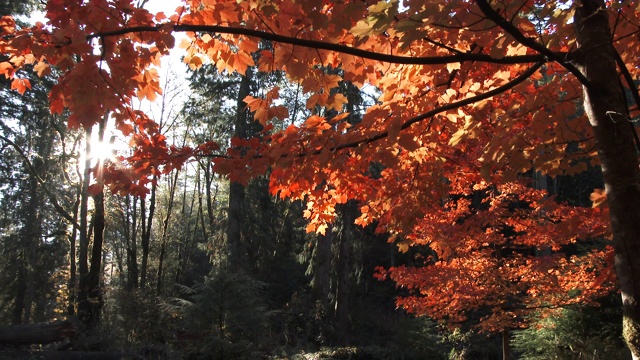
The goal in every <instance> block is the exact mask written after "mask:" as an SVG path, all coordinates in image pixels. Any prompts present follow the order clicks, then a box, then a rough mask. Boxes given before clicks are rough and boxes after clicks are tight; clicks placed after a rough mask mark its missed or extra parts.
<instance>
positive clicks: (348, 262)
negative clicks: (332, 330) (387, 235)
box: [335, 200, 358, 345]
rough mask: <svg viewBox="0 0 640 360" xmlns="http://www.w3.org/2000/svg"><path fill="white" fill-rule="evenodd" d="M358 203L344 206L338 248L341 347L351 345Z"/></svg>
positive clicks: (353, 201) (338, 313) (337, 313)
mask: <svg viewBox="0 0 640 360" xmlns="http://www.w3.org/2000/svg"><path fill="white" fill-rule="evenodd" d="M357 205H358V202H357V201H355V200H349V201H348V202H347V203H346V204H345V205H344V206H342V209H341V210H342V211H341V217H342V233H341V234H340V242H339V246H338V254H337V256H338V259H337V265H336V266H337V268H336V283H337V286H336V296H335V299H336V303H335V319H336V325H337V333H338V336H339V339H338V343H339V344H340V345H348V344H349V327H350V325H351V322H350V320H349V311H350V306H349V305H350V302H351V301H350V300H351V288H352V286H351V266H352V259H351V258H352V256H351V255H352V254H351V252H352V251H351V250H352V246H353V242H354V232H355V229H354V226H355V225H354V221H355V218H356V212H357V211H358V208H357Z"/></svg>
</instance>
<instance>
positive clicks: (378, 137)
mask: <svg viewBox="0 0 640 360" xmlns="http://www.w3.org/2000/svg"><path fill="white" fill-rule="evenodd" d="M542 65H544V62H539V63H536V64H534V65H533V66H532V67H530V68H529V69H527V70H526V71H525V72H523V73H522V74H520V75H519V76H518V77H516V78H515V79H513V80H511V81H509V82H508V83H506V84H504V85H502V86H499V87H497V88H495V89H493V90H490V91H487V92H486V93H483V94H479V95H476V96H472V97H470V98H466V99H463V100H460V101H455V102H452V103H450V104H447V105H443V106H440V107H438V108H435V109H433V110H431V111H427V112H426V113H423V114H420V115H418V116H414V117H412V118H410V119H407V120H406V121H405V122H404V123H403V124H402V126H401V127H400V130H401V131H402V130H405V129H407V128H408V127H409V126H411V125H413V124H415V123H417V122H420V121H423V120H426V119H428V118H430V117H432V116H435V115H437V114H440V113H442V112H445V111H448V110H453V109H457V108H460V107H463V106H467V105H471V104H473V103H476V102H478V101H482V100H486V99H488V98H491V97H493V96H496V95H499V94H501V93H503V92H505V91H507V90H510V89H512V88H514V87H515V86H516V85H518V84H520V83H522V82H523V81H525V80H527V79H528V78H529V77H531V75H533V74H534V73H535V72H536V71H538V69H540V67H542ZM388 136H389V132H388V131H384V132H381V133H379V134H377V135H375V136H373V137H370V138H366V139H362V140H358V141H353V142H350V143H346V144H341V145H337V146H335V147H332V148H331V149H330V150H331V151H335V150H342V149H346V148H352V147H356V146H359V145H360V144H370V143H372V142H375V141H378V140H381V139H384V138H386V137H388ZM320 152H321V151H320V150H318V151H315V152H313V153H311V154H313V155H317V154H320ZM305 155H306V154H299V155H297V156H305Z"/></svg>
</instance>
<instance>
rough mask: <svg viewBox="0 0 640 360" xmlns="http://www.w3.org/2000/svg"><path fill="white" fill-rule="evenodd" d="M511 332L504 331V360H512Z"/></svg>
mask: <svg viewBox="0 0 640 360" xmlns="http://www.w3.org/2000/svg"><path fill="white" fill-rule="evenodd" d="M510 341H511V332H510V331H509V330H508V329H505V330H502V360H511V343H510Z"/></svg>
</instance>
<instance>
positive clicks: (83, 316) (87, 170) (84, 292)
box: [78, 128, 91, 324]
mask: <svg viewBox="0 0 640 360" xmlns="http://www.w3.org/2000/svg"><path fill="white" fill-rule="evenodd" d="M90 154H91V128H89V129H87V130H86V131H85V164H84V172H83V178H82V192H81V200H80V230H79V235H80V238H79V241H78V242H79V244H80V249H79V251H78V278H79V279H78V280H79V282H78V317H79V318H80V320H81V321H82V322H83V323H85V324H86V323H89V322H90V314H87V313H86V311H87V305H88V301H89V288H88V281H87V280H88V279H87V278H88V275H89V263H88V261H89V258H88V256H89V231H88V226H87V216H88V213H89V182H90V181H91V159H90Z"/></svg>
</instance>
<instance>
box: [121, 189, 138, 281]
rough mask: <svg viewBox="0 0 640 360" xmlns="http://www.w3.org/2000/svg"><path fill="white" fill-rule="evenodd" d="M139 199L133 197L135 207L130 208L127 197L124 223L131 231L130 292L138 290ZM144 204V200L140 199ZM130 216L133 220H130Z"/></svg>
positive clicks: (128, 266) (128, 276) (128, 252)
mask: <svg viewBox="0 0 640 360" xmlns="http://www.w3.org/2000/svg"><path fill="white" fill-rule="evenodd" d="M137 202H138V198H137V197H133V206H130V203H129V198H128V197H127V215H126V217H125V219H124V221H125V222H126V224H127V227H130V229H131V230H130V231H127V238H126V241H127V279H128V280H127V287H128V289H129V290H132V289H137V288H138V244H137V241H138V205H137ZM140 202H142V199H140ZM129 215H130V216H131V218H130V219H129Z"/></svg>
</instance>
